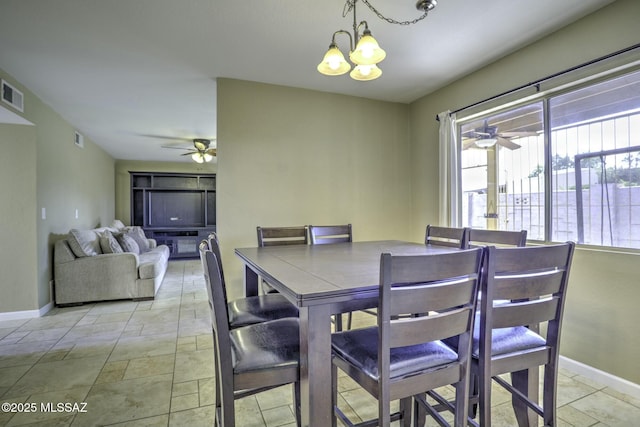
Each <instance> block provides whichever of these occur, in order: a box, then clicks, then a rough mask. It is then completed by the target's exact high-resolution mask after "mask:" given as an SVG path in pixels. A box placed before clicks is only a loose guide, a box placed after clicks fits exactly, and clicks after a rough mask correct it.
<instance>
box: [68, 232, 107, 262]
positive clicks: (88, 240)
mask: <svg viewBox="0 0 640 427" xmlns="http://www.w3.org/2000/svg"><path fill="white" fill-rule="evenodd" d="M67 241H68V242H69V247H71V251H72V252H73V254H74V255H75V256H77V257H78V258H82V257H86V256H96V255H98V254H99V253H100V252H101V249H100V239H99V238H98V235H97V234H96V232H95V231H93V230H77V229H75V228H74V229H72V230H71V231H69V237H68V238H67Z"/></svg>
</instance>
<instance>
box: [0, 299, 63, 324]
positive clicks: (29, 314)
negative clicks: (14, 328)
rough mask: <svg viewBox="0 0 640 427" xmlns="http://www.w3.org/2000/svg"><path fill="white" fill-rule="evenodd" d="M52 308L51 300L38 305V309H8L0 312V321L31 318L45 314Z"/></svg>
mask: <svg viewBox="0 0 640 427" xmlns="http://www.w3.org/2000/svg"><path fill="white" fill-rule="evenodd" d="M52 308H53V301H51V302H50V303H49V304H47V305H45V306H42V307H40V308H39V309H38V310H24V311H9V312H6V313H0V321H2V320H22V319H33V318H36V317H42V316H44V315H45V314H47V313H48V312H49V311H50V310H51V309H52Z"/></svg>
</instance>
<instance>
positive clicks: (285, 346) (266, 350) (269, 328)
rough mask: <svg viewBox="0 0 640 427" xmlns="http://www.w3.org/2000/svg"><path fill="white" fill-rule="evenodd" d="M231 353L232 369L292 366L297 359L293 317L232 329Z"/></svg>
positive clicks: (298, 337)
mask: <svg viewBox="0 0 640 427" xmlns="http://www.w3.org/2000/svg"><path fill="white" fill-rule="evenodd" d="M229 335H230V338H231V357H232V363H233V370H234V373H236V374H239V373H243V372H250V371H259V370H262V369H269V370H273V369H274V368H287V369H289V368H291V367H292V366H296V365H297V364H298V360H299V359H300V346H299V340H300V336H299V324H298V319H296V318H287V319H279V320H272V321H270V322H263V323H257V324H255V325H250V326H244V327H242V328H237V329H233V330H232V331H230V333H229Z"/></svg>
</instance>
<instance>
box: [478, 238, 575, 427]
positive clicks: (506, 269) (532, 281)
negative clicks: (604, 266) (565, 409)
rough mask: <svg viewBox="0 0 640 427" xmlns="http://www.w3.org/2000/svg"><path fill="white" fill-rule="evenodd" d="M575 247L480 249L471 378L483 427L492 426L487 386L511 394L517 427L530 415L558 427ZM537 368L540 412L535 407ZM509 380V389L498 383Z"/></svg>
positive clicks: (547, 424)
mask: <svg viewBox="0 0 640 427" xmlns="http://www.w3.org/2000/svg"><path fill="white" fill-rule="evenodd" d="M574 247H575V244H574V243H572V242H568V243H565V244H559V245H549V246H528V247H520V248H496V247H492V246H490V247H487V248H486V249H485V257H486V258H485V263H484V268H483V273H482V276H483V277H482V280H481V292H482V298H481V300H480V302H479V306H480V308H479V310H480V315H479V322H477V323H478V324H477V325H476V330H475V331H474V337H473V360H472V375H473V376H477V379H478V383H479V396H474V397H473V400H474V401H475V399H476V398H477V399H478V401H479V421H480V426H486V427H489V426H491V384H492V379H493V380H494V381H495V382H496V383H498V384H500V385H501V386H502V387H504V388H505V389H506V390H507V391H509V392H510V393H511V395H512V405H513V409H514V411H515V414H516V419H517V421H518V425H519V426H520V427H523V426H529V425H530V424H529V422H530V419H531V418H536V416H535V415H533V414H534V413H535V414H537V415H539V416H540V417H542V419H543V423H544V425H545V426H550V427H554V426H557V423H556V397H557V377H558V356H559V354H560V353H559V345H560V333H561V330H562V317H563V312H564V305H565V296H566V289H567V282H568V278H569V270H570V267H571V260H572V257H573V252H574ZM540 324H546V328H542V329H544V330H545V331H546V333H544V334H541V333H540V332H538V331H539V328H538V326H539V325H540ZM540 366H543V367H544V375H543V387H542V396H543V397H542V401H543V404H542V406H540V405H538V403H537V402H538V393H539V390H538V369H539V367H540ZM506 373H510V374H511V383H509V382H508V381H507V380H505V379H504V378H502V377H500V376H499V375H502V374H506ZM528 408H529V409H530V410H528ZM534 425H538V424H537V423H536V424H534Z"/></svg>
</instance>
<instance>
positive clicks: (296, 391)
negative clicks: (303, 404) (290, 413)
mask: <svg viewBox="0 0 640 427" xmlns="http://www.w3.org/2000/svg"><path fill="white" fill-rule="evenodd" d="M293 407H294V410H295V413H296V425H297V426H298V427H301V426H302V420H301V416H300V381H296V382H295V383H293Z"/></svg>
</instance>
